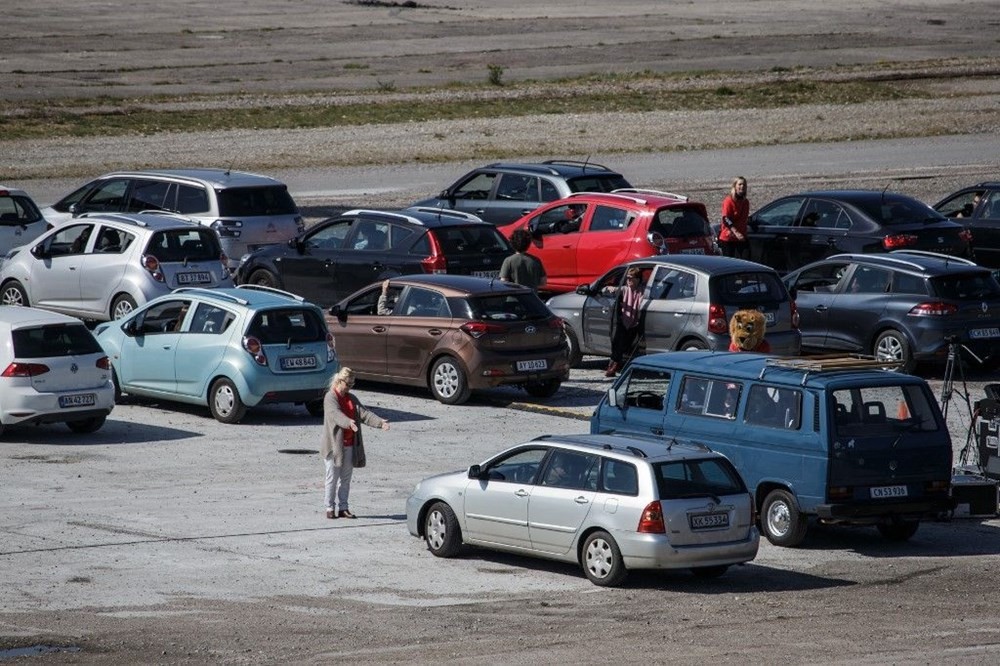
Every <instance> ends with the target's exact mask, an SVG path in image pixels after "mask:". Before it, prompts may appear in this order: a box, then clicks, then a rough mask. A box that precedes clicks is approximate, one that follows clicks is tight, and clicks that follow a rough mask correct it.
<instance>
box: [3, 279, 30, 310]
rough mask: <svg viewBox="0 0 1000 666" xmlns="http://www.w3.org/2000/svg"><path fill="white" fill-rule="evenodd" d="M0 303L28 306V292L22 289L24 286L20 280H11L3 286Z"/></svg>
mask: <svg viewBox="0 0 1000 666" xmlns="http://www.w3.org/2000/svg"><path fill="white" fill-rule="evenodd" d="M0 303H2V304H3V305H20V306H22V307H28V292H27V291H25V290H24V286H23V285H22V284H21V283H20V282H18V281H17V280H12V281H10V282H8V283H7V284H5V285H4V286H3V293H2V294H0Z"/></svg>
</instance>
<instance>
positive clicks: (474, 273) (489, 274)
mask: <svg viewBox="0 0 1000 666" xmlns="http://www.w3.org/2000/svg"><path fill="white" fill-rule="evenodd" d="M472 277H484V278H498V277H500V271H472Z"/></svg>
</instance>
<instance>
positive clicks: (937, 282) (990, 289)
mask: <svg viewBox="0 0 1000 666" xmlns="http://www.w3.org/2000/svg"><path fill="white" fill-rule="evenodd" d="M931 285H933V288H934V294H935V295H936V296H940V297H941V298H954V299H957V300H961V299H967V298H1000V284H997V281H996V280H995V279H994V278H993V275H992V274H991V273H989V272H987V271H983V272H977V273H964V274H960V275H942V276H940V277H936V278H933V279H931Z"/></svg>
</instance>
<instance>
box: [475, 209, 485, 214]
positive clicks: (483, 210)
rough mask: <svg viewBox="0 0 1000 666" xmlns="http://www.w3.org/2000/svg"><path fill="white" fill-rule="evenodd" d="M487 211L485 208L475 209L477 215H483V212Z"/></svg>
mask: <svg viewBox="0 0 1000 666" xmlns="http://www.w3.org/2000/svg"><path fill="white" fill-rule="evenodd" d="M485 212H486V209H485V208H477V209H476V210H475V213H476V215H482V214H483V213H485Z"/></svg>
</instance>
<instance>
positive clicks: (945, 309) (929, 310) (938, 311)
mask: <svg viewBox="0 0 1000 666" xmlns="http://www.w3.org/2000/svg"><path fill="white" fill-rule="evenodd" d="M956 312H958V307H956V306H954V305H952V304H951V303H918V304H917V305H914V306H913V307H912V308H910V311H909V312H908V313H907V314H909V315H910V316H911V317H947V316H948V315H953V314H955V313H956Z"/></svg>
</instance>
